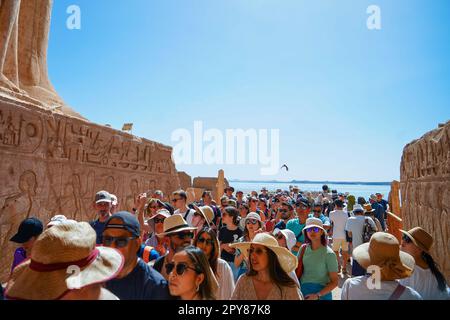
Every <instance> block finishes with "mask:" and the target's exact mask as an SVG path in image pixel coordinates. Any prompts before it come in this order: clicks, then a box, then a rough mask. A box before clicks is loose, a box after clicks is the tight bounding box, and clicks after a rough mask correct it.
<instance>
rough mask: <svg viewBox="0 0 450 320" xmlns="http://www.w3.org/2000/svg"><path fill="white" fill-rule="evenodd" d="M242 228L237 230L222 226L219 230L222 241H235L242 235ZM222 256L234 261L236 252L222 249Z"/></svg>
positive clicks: (220, 240)
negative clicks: (232, 252)
mask: <svg viewBox="0 0 450 320" xmlns="http://www.w3.org/2000/svg"><path fill="white" fill-rule="evenodd" d="M242 234H243V233H242V230H241V229H240V228H237V229H236V230H228V229H227V227H222V228H221V229H220V231H219V242H220V243H233V242H236V241H237V240H238V239H239V238H240V237H242ZM220 257H221V258H222V259H223V260H225V261H228V262H233V261H234V254H231V253H228V252H226V251H225V250H221V255H220Z"/></svg>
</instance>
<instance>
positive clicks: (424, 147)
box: [400, 121, 450, 281]
mask: <svg viewBox="0 0 450 320" xmlns="http://www.w3.org/2000/svg"><path fill="white" fill-rule="evenodd" d="M400 189H401V197H402V209H401V210H402V218H403V225H404V228H406V229H407V230H409V229H411V228H413V227H416V226H420V227H422V228H424V229H425V230H427V231H428V232H429V233H430V234H431V235H432V236H433V238H434V245H433V248H432V251H431V255H432V256H433V258H435V260H436V261H437V262H438V264H439V266H440V268H441V271H442V272H443V273H444V274H445V276H446V278H447V281H449V280H450V258H449V257H450V256H449V248H450V233H449V232H450V219H449V212H450V121H448V122H447V123H446V124H444V125H440V126H439V128H438V129H436V130H433V131H431V132H428V133H426V134H425V135H424V136H423V137H422V138H420V139H418V140H415V141H413V142H411V143H409V144H408V145H407V146H406V147H405V149H404V151H403V157H402V162H401V181H400Z"/></svg>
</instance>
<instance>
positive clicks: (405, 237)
mask: <svg viewBox="0 0 450 320" xmlns="http://www.w3.org/2000/svg"><path fill="white" fill-rule="evenodd" d="M402 239H403V241H405V242H406V243H412V240H411V238H410V237H408V236H407V235H406V234H404V235H403V237H402Z"/></svg>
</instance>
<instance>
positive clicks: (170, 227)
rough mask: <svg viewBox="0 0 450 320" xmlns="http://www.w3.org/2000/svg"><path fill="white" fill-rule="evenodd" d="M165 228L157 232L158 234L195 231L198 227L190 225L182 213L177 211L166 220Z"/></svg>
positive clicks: (165, 234)
mask: <svg viewBox="0 0 450 320" xmlns="http://www.w3.org/2000/svg"><path fill="white" fill-rule="evenodd" d="M163 230H164V232H162V233H159V234H157V236H168V235H171V234H174V233H178V232H182V231H194V230H197V228H194V227H191V226H189V225H188V223H187V222H186V220H184V219H183V217H182V216H181V214H178V213H177V214H174V215H172V216H170V217H167V218H166V219H165V220H164V229H163Z"/></svg>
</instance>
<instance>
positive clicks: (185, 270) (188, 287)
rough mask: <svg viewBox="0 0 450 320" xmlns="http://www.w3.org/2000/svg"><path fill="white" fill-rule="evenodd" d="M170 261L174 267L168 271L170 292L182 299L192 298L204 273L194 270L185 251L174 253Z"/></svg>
mask: <svg viewBox="0 0 450 320" xmlns="http://www.w3.org/2000/svg"><path fill="white" fill-rule="evenodd" d="M172 263H173V264H174V267H173V269H172V271H171V272H170V273H169V291H170V294H171V295H172V296H175V297H180V298H181V299H183V300H185V299H192V298H193V297H195V295H196V294H197V288H198V287H199V286H200V284H201V283H202V281H203V280H204V275H203V274H197V272H195V267H194V265H193V264H192V262H191V260H190V259H189V256H188V255H187V253H186V252H185V251H181V252H178V253H176V254H175V255H174V256H173V259H172ZM179 265H181V266H182V267H180V266H179ZM180 269H181V270H180ZM177 270H178V271H182V272H181V274H178V271H177Z"/></svg>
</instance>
